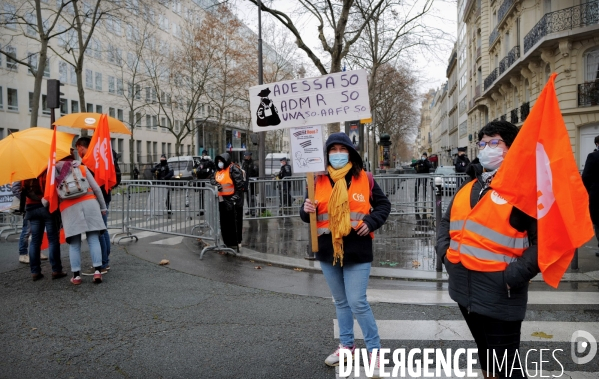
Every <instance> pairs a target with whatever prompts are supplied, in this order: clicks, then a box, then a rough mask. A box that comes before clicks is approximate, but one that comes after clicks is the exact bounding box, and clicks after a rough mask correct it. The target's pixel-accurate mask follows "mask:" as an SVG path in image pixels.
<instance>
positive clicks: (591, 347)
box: [570, 330, 597, 365]
mask: <svg viewBox="0 0 599 379" xmlns="http://www.w3.org/2000/svg"><path fill="white" fill-rule="evenodd" d="M570 342H571V343H572V349H571V353H572V361H573V362H574V363H576V364H579V365H584V364H585V363H589V362H590V361H592V360H593V358H595V355H597V341H596V340H595V337H593V335H592V334H591V333H589V332H586V331H584V330H577V331H575V332H574V333H572V337H571V338H570ZM578 354H585V355H583V356H581V357H579V356H578Z"/></svg>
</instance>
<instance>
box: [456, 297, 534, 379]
mask: <svg viewBox="0 0 599 379" xmlns="http://www.w3.org/2000/svg"><path fill="white" fill-rule="evenodd" d="M460 311H461V312H462V315H463V316H464V320H466V324H468V328H469V329H470V332H471V333H472V336H473V337H474V341H475V342H476V347H478V360H479V363H480V367H481V369H482V370H483V371H486V372H487V373H488V375H489V376H496V377H499V378H526V377H527V376H526V371H524V370H525V368H524V367H522V369H520V363H519V361H518V360H517V359H516V362H515V363H514V356H515V355H516V350H518V348H519V347H520V329H521V327H522V321H503V320H498V319H495V318H492V317H488V316H483V315H481V314H478V313H472V312H470V313H468V310H467V309H466V308H465V307H463V306H461V305H460ZM494 355H495V356H496V357H497V358H496V359H494V358H493V357H494ZM504 356H505V357H506V358H507V359H506V360H505V362H503V363H502V360H503V358H504ZM520 362H522V365H525V362H524V360H523V359H520ZM498 363H499V365H502V366H503V367H501V368H500V367H499V365H498ZM512 366H513V369H512ZM510 371H511V373H510Z"/></svg>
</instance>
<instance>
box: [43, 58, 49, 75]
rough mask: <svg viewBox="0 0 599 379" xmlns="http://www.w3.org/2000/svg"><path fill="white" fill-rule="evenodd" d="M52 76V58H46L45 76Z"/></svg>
mask: <svg viewBox="0 0 599 379" xmlns="http://www.w3.org/2000/svg"><path fill="white" fill-rule="evenodd" d="M49 77H50V58H46V65H45V66H44V78H49Z"/></svg>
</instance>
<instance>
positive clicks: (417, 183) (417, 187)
mask: <svg viewBox="0 0 599 379" xmlns="http://www.w3.org/2000/svg"><path fill="white" fill-rule="evenodd" d="M427 185H428V183H427V178H416V180H415V183H414V201H415V202H416V210H418V195H419V193H420V186H422V190H423V191H424V193H423V194H424V197H422V198H421V200H422V204H420V206H421V207H422V208H425V207H426V205H425V202H426V190H427V188H426V187H427Z"/></svg>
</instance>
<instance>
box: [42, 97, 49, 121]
mask: <svg viewBox="0 0 599 379" xmlns="http://www.w3.org/2000/svg"><path fill="white" fill-rule="evenodd" d="M42 114H45V115H46V116H49V115H50V108H48V96H46V95H42Z"/></svg>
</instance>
